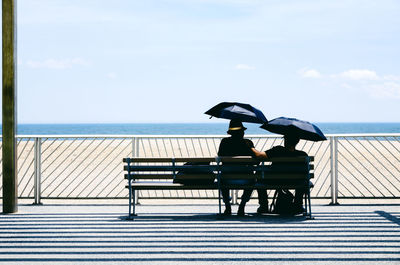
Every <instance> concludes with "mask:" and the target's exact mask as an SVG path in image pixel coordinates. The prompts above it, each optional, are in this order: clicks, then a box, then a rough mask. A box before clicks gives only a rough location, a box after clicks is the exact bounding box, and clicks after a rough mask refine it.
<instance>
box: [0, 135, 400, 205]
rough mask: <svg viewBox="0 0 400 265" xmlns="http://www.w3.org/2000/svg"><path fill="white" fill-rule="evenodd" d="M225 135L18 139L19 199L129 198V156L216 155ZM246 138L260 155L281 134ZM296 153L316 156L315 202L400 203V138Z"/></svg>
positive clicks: (150, 194) (156, 194) (336, 143)
mask: <svg viewBox="0 0 400 265" xmlns="http://www.w3.org/2000/svg"><path fill="white" fill-rule="evenodd" d="M223 137H226V136H222V135H211V136H208V135H199V136H194V135H189V136H174V135H171V136H170V135H169V136H150V135H132V136H120V135H117V136H109V135H107V136H102V135H95V136H93V135H90V136H83V135H78V136H70V135H62V136H60V135H56V136H43V135H40V136H33V135H32V136H18V138H17V143H18V182H19V187H18V196H19V197H20V198H33V199H34V201H35V203H40V200H41V199H42V198H49V199H56V198H74V199H75V198H76V199H89V198H90V199H91V198H103V199H104V198H126V197H127V196H128V192H127V190H126V189H125V182H126V181H125V180H124V178H123V171H122V158H123V157H128V156H131V157H139V156H140V157H207V156H216V155H217V150H218V146H219V143H220V141H221V139H222V138H223ZM247 137H248V138H249V139H251V140H252V141H253V142H254V144H255V147H256V149H258V150H267V149H269V148H271V147H272V146H275V145H279V144H282V137H279V136H270V135H261V136H259V135H247ZM0 149H1V146H0ZM297 149H300V150H303V151H305V152H307V153H308V154H309V155H312V156H314V157H315V162H314V163H315V170H314V176H315V177H314V180H313V182H314V188H313V190H312V193H311V196H312V197H314V198H330V199H331V200H332V203H337V201H338V199H339V198H340V199H341V198H400V185H399V184H400V134H360V135H354V134H352V135H328V141H324V142H310V141H300V143H299V145H298V146H297ZM0 155H1V154H0ZM1 161H2V159H1ZM0 170H1V169H0ZM0 178H2V172H1V175H0ZM1 183H2V182H1ZM1 189H2V187H0V191H1ZM233 195H236V196H237V193H235V194H233ZM215 197H217V194H216V192H215V191H142V192H140V193H139V198H142V199H143V198H215ZM234 197H235V196H234Z"/></svg>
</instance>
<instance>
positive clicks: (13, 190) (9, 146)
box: [2, 0, 18, 213]
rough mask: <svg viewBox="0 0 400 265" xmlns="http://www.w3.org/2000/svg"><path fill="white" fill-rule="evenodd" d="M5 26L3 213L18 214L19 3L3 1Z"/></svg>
mask: <svg viewBox="0 0 400 265" xmlns="http://www.w3.org/2000/svg"><path fill="white" fill-rule="evenodd" d="M2 1H3V4H2V16H3V17H2V20H3V21H2V22H3V23H2V26H3V28H2V29H3V32H2V35H3V107H2V108H3V213H15V212H17V210H18V192H17V188H18V187H17V186H18V182H17V142H16V137H15V136H16V132H17V111H16V110H17V75H16V74H17V71H16V62H17V47H16V46H17V32H16V24H17V23H16V6H15V0H2Z"/></svg>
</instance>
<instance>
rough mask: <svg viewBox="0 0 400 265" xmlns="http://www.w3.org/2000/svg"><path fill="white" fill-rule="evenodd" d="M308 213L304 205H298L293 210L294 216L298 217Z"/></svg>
mask: <svg viewBox="0 0 400 265" xmlns="http://www.w3.org/2000/svg"><path fill="white" fill-rule="evenodd" d="M305 212H306V209H304V207H303V205H296V206H294V208H293V214H294V215H297V214H303V213H305Z"/></svg>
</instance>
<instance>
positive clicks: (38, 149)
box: [33, 137, 42, 205]
mask: <svg viewBox="0 0 400 265" xmlns="http://www.w3.org/2000/svg"><path fill="white" fill-rule="evenodd" d="M34 151H35V153H34V158H33V159H34V183H33V190H34V202H33V204H34V205H42V203H41V201H40V199H41V171H42V167H41V166H42V139H41V138H39V137H35V142H34Z"/></svg>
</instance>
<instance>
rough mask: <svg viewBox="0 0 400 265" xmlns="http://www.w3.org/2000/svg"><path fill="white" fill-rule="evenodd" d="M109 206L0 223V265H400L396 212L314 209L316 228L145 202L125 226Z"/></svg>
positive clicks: (49, 205)
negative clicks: (219, 216) (222, 216)
mask: <svg viewBox="0 0 400 265" xmlns="http://www.w3.org/2000/svg"><path fill="white" fill-rule="evenodd" d="M109 203H110V202H107V203H105V204H98V203H96V204H94V203H93V204H92V202H85V201H79V202H73V204H72V203H71V204H66V203H65V202H62V201H57V202H56V203H54V202H46V201H45V204H44V205H43V206H32V205H28V204H25V205H24V204H22V205H20V206H19V213H18V214H12V215H0V264H5V263H6V264H132V263H134V264H183V263H184V264H222V263H223V264H243V263H246V264H277V263H279V264H380V265H381V264H400V204H391V205H388V204H385V205H380V204H374V205H370V206H366V205H355V204H353V205H351V204H348V205H341V206H327V205H325V204H318V202H316V203H315V204H313V211H314V216H315V219H314V220H305V219H304V218H303V217H294V218H280V217H276V216H262V217H260V216H253V215H249V216H246V217H242V218H240V217H237V216H232V217H230V218H226V219H225V220H217V219H216V215H215V214H213V213H215V212H216V211H217V205H216V204H215V201H212V202H209V204H207V202H199V203H197V202H194V203H192V204H190V201H186V202H185V204H183V203H181V202H179V201H178V202H174V203H175V204H174V205H172V204H164V205H161V206H160V205H159V206H157V205H154V204H147V203H149V202H143V203H144V204H143V205H140V206H139V207H138V209H137V210H138V213H139V216H138V217H137V218H136V219H135V221H128V220H125V219H124V217H125V216H126V212H127V206H126V205H125V204H116V202H114V204H109ZM123 203H125V202H123ZM186 203H189V204H186ZM348 203H349V202H348ZM255 210H256V205H255V204H251V205H249V206H248V207H247V212H249V213H251V212H254V211H255Z"/></svg>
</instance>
